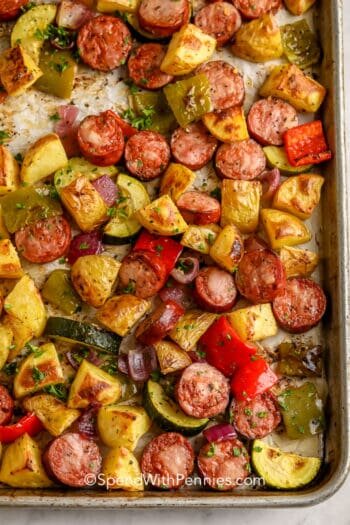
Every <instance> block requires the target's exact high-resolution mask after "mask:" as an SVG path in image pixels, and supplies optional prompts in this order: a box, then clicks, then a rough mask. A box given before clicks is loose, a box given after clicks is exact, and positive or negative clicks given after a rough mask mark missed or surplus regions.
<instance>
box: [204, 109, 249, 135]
mask: <svg viewBox="0 0 350 525" xmlns="http://www.w3.org/2000/svg"><path fill="white" fill-rule="evenodd" d="M202 120H203V123H204V125H205V126H206V127H207V128H208V130H209V131H210V133H211V134H212V135H213V136H214V137H216V138H217V139H218V140H221V142H226V143H230V142H235V141H236V140H245V139H248V138H249V134H248V129H247V124H246V120H245V116H244V110H243V108H242V107H241V106H233V107H232V108H229V109H224V110H222V111H218V112H217V111H214V112H212V113H207V114H206V115H204V117H203V119H202Z"/></svg>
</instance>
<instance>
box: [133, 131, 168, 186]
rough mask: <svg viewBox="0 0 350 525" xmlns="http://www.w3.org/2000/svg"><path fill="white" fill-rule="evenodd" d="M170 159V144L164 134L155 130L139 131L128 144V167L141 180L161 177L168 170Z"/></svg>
mask: <svg viewBox="0 0 350 525" xmlns="http://www.w3.org/2000/svg"><path fill="white" fill-rule="evenodd" d="M169 160H170V148H169V145H168V143H167V141H166V140H165V138H164V137H163V135H161V134H160V133H157V132H155V131H139V132H138V133H136V134H135V135H133V136H132V137H130V139H129V140H128V142H127V144H126V148H125V162H126V167H127V168H128V170H129V171H130V172H131V173H132V174H133V175H135V177H137V178H138V179H140V180H144V181H148V180H153V179H156V178H157V177H159V176H160V175H161V174H162V173H163V172H164V171H165V170H166V168H167V166H168V164H169Z"/></svg>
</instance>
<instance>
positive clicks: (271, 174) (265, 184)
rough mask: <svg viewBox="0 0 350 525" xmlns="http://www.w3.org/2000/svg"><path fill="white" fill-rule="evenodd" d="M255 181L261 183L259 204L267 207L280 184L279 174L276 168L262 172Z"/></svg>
mask: <svg viewBox="0 0 350 525" xmlns="http://www.w3.org/2000/svg"><path fill="white" fill-rule="evenodd" d="M257 180H258V181H260V182H261V186H262V195H261V203H262V204H263V207H265V206H269V205H270V204H271V201H272V199H273V197H274V195H275V193H276V191H277V189H278V187H279V185H280V183H281V173H280V170H279V169H278V168H273V169H272V170H264V171H262V172H261V173H260V175H258V177H257Z"/></svg>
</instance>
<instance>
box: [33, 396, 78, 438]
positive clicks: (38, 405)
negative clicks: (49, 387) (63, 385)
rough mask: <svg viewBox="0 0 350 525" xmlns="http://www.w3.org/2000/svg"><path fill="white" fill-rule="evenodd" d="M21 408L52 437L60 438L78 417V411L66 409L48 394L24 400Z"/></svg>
mask: <svg viewBox="0 0 350 525" xmlns="http://www.w3.org/2000/svg"><path fill="white" fill-rule="evenodd" d="M23 406H24V408H25V409H26V410H27V411H28V412H34V414H35V415H36V416H37V417H38V418H39V419H40V421H41V422H42V424H43V425H44V427H45V428H46V430H47V431H48V432H50V434H51V435H52V436H55V437H56V436H60V435H61V434H62V433H63V432H64V431H65V430H66V429H67V428H68V427H70V426H71V424H72V423H73V422H74V421H75V420H76V419H78V417H79V416H80V412H79V410H75V409H73V408H67V407H66V406H65V404H64V403H62V402H61V401H59V400H58V399H56V398H55V397H53V396H50V395H49V394H39V395H36V396H33V397H28V398H26V399H24V401H23Z"/></svg>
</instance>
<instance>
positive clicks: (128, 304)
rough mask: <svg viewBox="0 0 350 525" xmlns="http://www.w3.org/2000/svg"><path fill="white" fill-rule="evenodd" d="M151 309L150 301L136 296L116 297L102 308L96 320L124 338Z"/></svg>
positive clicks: (124, 295)
mask: <svg viewBox="0 0 350 525" xmlns="http://www.w3.org/2000/svg"><path fill="white" fill-rule="evenodd" d="M150 308H151V302H150V301H147V300H145V299H140V298H139V297H136V296H135V295H131V294H123V295H116V296H114V297H111V298H110V299H108V301H107V302H106V303H105V304H104V306H102V308H100V310H99V311H98V312H97V315H96V318H97V320H98V321H99V323H101V324H102V325H103V326H105V327H106V328H107V329H108V330H111V331H112V332H115V333H116V334H118V335H120V336H122V337H124V336H125V335H126V334H127V333H128V332H129V330H131V328H132V327H133V326H134V325H135V324H136V323H137V321H139V320H140V319H141V318H142V317H143V316H144V315H145V314H146V313H147V312H148V311H149V310H150Z"/></svg>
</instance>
